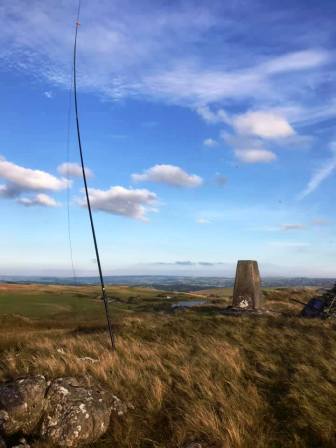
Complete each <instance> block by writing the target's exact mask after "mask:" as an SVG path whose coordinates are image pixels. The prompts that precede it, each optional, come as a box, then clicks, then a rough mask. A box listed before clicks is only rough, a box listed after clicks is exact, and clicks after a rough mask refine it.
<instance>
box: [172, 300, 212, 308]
mask: <svg viewBox="0 0 336 448" xmlns="http://www.w3.org/2000/svg"><path fill="white" fill-rule="evenodd" d="M205 303H207V302H206V300H180V301H179V302H176V303H173V304H172V308H173V309H175V308H192V307H193V306H198V305H204V304H205Z"/></svg>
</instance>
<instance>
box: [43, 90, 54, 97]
mask: <svg viewBox="0 0 336 448" xmlns="http://www.w3.org/2000/svg"><path fill="white" fill-rule="evenodd" d="M44 96H45V97H46V98H48V99H51V98H52V97H53V96H54V95H53V93H52V92H51V91H50V90H47V91H45V92H44Z"/></svg>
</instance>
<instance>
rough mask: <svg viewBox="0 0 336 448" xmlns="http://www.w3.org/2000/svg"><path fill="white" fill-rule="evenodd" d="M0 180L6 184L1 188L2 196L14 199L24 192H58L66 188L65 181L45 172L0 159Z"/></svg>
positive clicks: (66, 183)
mask: <svg viewBox="0 0 336 448" xmlns="http://www.w3.org/2000/svg"><path fill="white" fill-rule="evenodd" d="M0 178H2V179H4V180H5V181H6V182H7V184H6V185H2V186H1V194H2V196H7V197H15V196H18V195H19V194H20V193H22V192H24V191H59V190H63V189H65V188H67V186H68V184H69V182H68V181H67V180H66V179H63V178H58V177H56V176H53V175H52V174H50V173H47V172H46V171H41V170H33V169H30V168H25V167H23V166H20V165H16V164H15V163H12V162H9V161H7V160H6V159H5V158H0Z"/></svg>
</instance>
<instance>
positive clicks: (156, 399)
mask: <svg viewBox="0 0 336 448" xmlns="http://www.w3.org/2000/svg"><path fill="white" fill-rule="evenodd" d="M108 293H109V296H110V297H111V303H110V308H111V313H112V315H113V320H114V324H115V328H116V331H117V352H116V353H111V351H110V348H109V340H108V336H107V333H106V327H105V320H104V314H103V306H102V303H101V300H100V298H99V290H98V289H97V288H96V287H91V286H90V287H62V286H41V285H23V286H21V285H0V352H1V358H0V360H1V361H0V369H1V370H0V375H1V379H2V380H5V379H8V378H12V377H15V376H18V375H22V374H27V373H43V374H45V375H46V376H47V377H49V378H53V377H57V376H61V375H79V376H88V377H94V378H95V379H96V380H98V381H99V382H101V383H102V384H103V385H104V386H106V387H108V388H110V389H111V390H112V391H113V393H115V394H116V395H117V396H118V397H120V398H121V399H122V400H123V401H125V402H130V403H132V404H133V405H134V410H130V411H129V413H128V414H127V415H126V416H123V417H120V418H116V417H114V418H113V419H112V421H111V427H110V429H109V431H108V432H107V433H106V434H105V435H104V436H103V438H102V439H101V440H100V441H99V442H97V443H96V444H94V445H92V447H95V448H110V447H114V448H126V447H132V448H175V447H176V448H184V447H185V446H186V445H187V444H188V443H190V442H192V441H199V442H202V443H203V444H204V446H206V447H210V448H222V447H223V448H226V447H230V448H231V447H233V448H236V447H237V448H238V447H242V448H245V447H246V448H249V447H260V448H272V447H274V448H277V447H279V448H282V447H311V448H317V447H330V448H331V447H335V446H336V437H335V434H336V431H335V417H336V411H335V409H336V387H335V371H336V341H335V330H336V325H335V323H334V322H333V321H320V320H305V319H301V318H299V317H297V315H298V312H299V310H300V309H301V306H300V305H299V304H298V303H297V302H293V301H292V300H291V299H293V298H294V299H297V300H302V301H307V300H308V299H309V298H310V297H312V296H314V295H315V294H316V291H315V290H314V289H313V288H304V289H285V288H281V289H280V288H279V289H274V290H272V289H268V290H265V291H264V293H265V296H266V299H267V301H266V304H265V306H266V308H268V309H270V310H273V311H275V313H274V315H272V316H263V317H251V316H250V317H248V316H245V317H231V316H223V315H221V308H222V307H224V306H226V305H227V304H228V303H229V302H230V294H231V290H229V289H214V290H207V291H200V292H196V293H192V294H183V293H166V292H162V291H157V290H154V289H149V288H128V287H111V288H109V291H108ZM167 296H169V297H170V298H168V299H167ZM204 297H206V298H208V302H207V303H206V304H205V305H204V306H199V307H195V308H193V309H190V310H187V311H177V312H172V310H171V304H172V303H175V302H176V301H178V300H193V299H197V298H204ZM83 357H90V358H92V359H97V360H98V361H99V362H97V363H85V362H83V360H82V359H81V358H83ZM33 446H34V447H42V446H43V445H42V444H41V443H40V444H37V443H35V444H34V443H33Z"/></svg>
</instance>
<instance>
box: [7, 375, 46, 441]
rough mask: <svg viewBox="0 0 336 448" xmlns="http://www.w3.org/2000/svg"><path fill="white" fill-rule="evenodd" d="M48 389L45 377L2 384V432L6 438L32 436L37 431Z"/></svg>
mask: <svg viewBox="0 0 336 448" xmlns="http://www.w3.org/2000/svg"><path fill="white" fill-rule="evenodd" d="M46 389H47V382H46V379H45V377H44V376H43V375H35V376H28V377H25V378H18V379H17V380H15V381H11V382H7V383H4V384H0V430H1V432H2V433H3V434H4V435H5V436H9V435H12V434H15V433H17V432H21V433H23V434H30V433H31V432H32V431H33V430H34V429H35V427H36V425H37V424H38V422H39V421H40V419H41V415H42V411H43V406H44V396H45V393H46ZM0 446H1V445H0Z"/></svg>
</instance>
